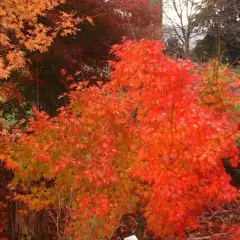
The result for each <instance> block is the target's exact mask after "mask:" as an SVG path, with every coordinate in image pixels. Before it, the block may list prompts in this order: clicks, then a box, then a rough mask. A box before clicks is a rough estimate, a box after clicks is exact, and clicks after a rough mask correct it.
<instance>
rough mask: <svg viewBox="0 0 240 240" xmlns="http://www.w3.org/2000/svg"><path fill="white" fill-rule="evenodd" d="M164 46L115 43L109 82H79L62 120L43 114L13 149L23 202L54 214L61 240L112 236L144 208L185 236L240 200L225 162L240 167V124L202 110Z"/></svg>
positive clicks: (168, 230) (184, 65) (192, 84)
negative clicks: (205, 216)
mask: <svg viewBox="0 0 240 240" xmlns="http://www.w3.org/2000/svg"><path fill="white" fill-rule="evenodd" d="M163 49H164V46H163V44H162V43H161V42H158V41H150V40H142V41H140V42H131V41H125V42H124V43H123V44H122V45H116V46H114V47H113V53H114V54H115V56H116V57H117V58H118V60H117V61H116V62H112V63H111V64H112V66H113V68H114V71H113V72H112V74H111V81H110V82H109V83H108V84H105V85H102V84H100V83H99V86H92V87H90V86H87V83H82V84H76V83H73V84H72V85H71V89H72V90H71V91H70V92H69V94H68V97H69V102H70V103H69V105H68V106H66V107H62V108H61V109H60V113H59V115H58V116H57V117H53V118H52V117H50V116H48V115H47V114H46V113H43V112H37V111H35V117H34V118H33V119H31V121H30V123H29V125H28V128H27V129H26V132H25V133H22V135H21V136H20V137H19V139H18V140H17V142H16V143H15V144H7V146H6V147H5V150H4V155H3V157H4V158H5V159H6V161H7V166H8V167H9V168H13V169H14V171H15V177H14V179H13V181H12V183H11V187H12V188H13V189H15V190H18V191H15V198H16V199H17V200H21V201H23V202H24V203H25V204H26V205H27V206H28V207H29V208H30V209H31V210H35V211H38V210H41V209H45V210H48V211H49V214H50V216H51V217H52V218H53V220H54V222H55V224H56V227H57V234H58V236H59V239H61V238H64V236H65V237H66V236H68V237H69V236H72V237H73V239H83V240H84V239H109V238H110V237H111V236H112V234H113V232H114V230H115V228H116V227H117V225H118V223H119V221H120V219H121V217H122V216H123V215H124V214H126V213H131V212H134V211H135V210H136V208H139V207H140V209H141V211H142V212H143V214H144V216H145V217H146V220H147V227H148V229H149V230H151V231H153V232H154V233H156V234H157V235H160V236H164V237H171V236H176V235H177V236H178V237H179V238H184V234H185V230H186V228H188V227H189V228H196V227H197V225H198V224H197V216H199V215H200V214H201V213H202V212H203V211H204V210H205V209H206V208H209V207H211V206H213V205H214V206H216V205H218V204H220V203H222V202H225V201H232V200H234V199H236V197H237V192H236V189H235V188H234V187H232V186H231V184H230V177H229V176H228V175H227V174H226V173H225V171H224V166H223V163H222V158H223V157H225V156H227V157H228V158H229V159H230V161H231V163H232V164H233V165H234V166H236V165H237V163H238V149H237V147H236V144H235V133H236V132H237V130H238V129H237V125H236V124H235V123H234V122H233V121H230V120H229V118H228V117H226V116H225V115H224V114H219V113H217V112H216V111H214V110H212V109H210V108H208V107H207V106H204V105H202V102H201V99H200V97H199V87H198V81H199V76H197V75H196V74H193V73H191V72H192V67H193V66H192V64H191V63H190V62H188V61H182V60H178V61H175V60H172V59H170V58H168V57H167V56H165V55H164V54H163V52H162V51H163ZM61 220H64V221H61Z"/></svg>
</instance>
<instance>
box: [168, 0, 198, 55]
mask: <svg viewBox="0 0 240 240" xmlns="http://www.w3.org/2000/svg"><path fill="white" fill-rule="evenodd" d="M201 5H202V1H196V0H167V1H166V2H165V4H164V16H165V18H166V21H167V25H168V31H169V30H170V32H171V34H174V35H175V37H177V38H178V39H179V41H180V42H181V44H182V45H183V47H184V57H186V58H189V57H190V55H191V53H190V48H191V46H190V45H191V40H193V39H195V38H196V37H197V36H199V35H200V34H201V33H200V32H199V28H198V19H197V17H198V13H199V11H200V9H201Z"/></svg>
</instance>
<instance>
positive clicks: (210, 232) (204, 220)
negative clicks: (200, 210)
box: [111, 199, 240, 240]
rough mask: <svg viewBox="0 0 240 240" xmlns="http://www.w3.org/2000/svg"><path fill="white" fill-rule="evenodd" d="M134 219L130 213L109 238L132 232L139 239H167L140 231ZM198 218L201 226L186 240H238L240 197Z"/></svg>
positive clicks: (129, 234) (116, 238)
mask: <svg viewBox="0 0 240 240" xmlns="http://www.w3.org/2000/svg"><path fill="white" fill-rule="evenodd" d="M136 219H137V218H136V216H134V215H131V216H128V217H127V219H125V221H122V222H121V223H120V226H119V228H118V230H117V231H116V233H115V235H114V237H113V238H112V239H111V240H122V239H123V238H124V237H127V236H131V235H133V234H135V235H136V236H137V237H138V239H139V240H169V239H166V238H160V237H154V236H153V235H151V234H148V233H146V232H144V231H143V232H141V226H140V225H141V222H139V221H137V220H136ZM199 220H200V223H201V227H200V228H199V229H198V230H196V231H193V232H190V233H189V234H188V237H187V238H186V239H187V240H240V232H239V234H238V235H236V233H237V232H238V231H240V199H238V200H237V201H235V202H232V203H227V204H224V205H222V206H221V207H219V208H216V209H212V211H211V212H206V213H204V214H203V215H202V216H201V217H200V218H199ZM173 240H177V239H173Z"/></svg>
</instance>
